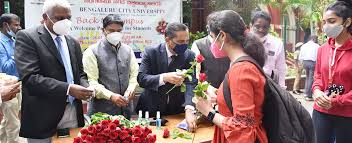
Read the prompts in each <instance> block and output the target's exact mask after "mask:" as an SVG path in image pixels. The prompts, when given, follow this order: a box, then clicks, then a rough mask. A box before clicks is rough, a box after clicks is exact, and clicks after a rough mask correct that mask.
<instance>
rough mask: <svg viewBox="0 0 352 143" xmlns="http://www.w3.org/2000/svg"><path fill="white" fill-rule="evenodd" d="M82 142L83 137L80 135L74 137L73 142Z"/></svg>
mask: <svg viewBox="0 0 352 143" xmlns="http://www.w3.org/2000/svg"><path fill="white" fill-rule="evenodd" d="M81 142H82V139H81V138H80V137H75V138H74V139H73V143H81Z"/></svg>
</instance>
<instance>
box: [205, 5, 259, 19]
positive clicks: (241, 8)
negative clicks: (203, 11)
mask: <svg viewBox="0 0 352 143" xmlns="http://www.w3.org/2000/svg"><path fill="white" fill-rule="evenodd" d="M257 4H258V2H257V0H212V1H211V3H210V7H212V9H213V10H215V11H219V10H234V11H236V12H237V13H238V14H240V15H241V17H242V18H243V20H244V21H245V23H246V24H247V25H248V24H249V23H250V20H251V14H252V11H253V10H254V9H255V8H256V7H257Z"/></svg>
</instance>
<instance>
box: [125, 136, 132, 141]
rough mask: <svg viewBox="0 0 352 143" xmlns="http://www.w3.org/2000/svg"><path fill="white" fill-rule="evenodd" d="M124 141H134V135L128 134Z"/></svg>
mask: <svg viewBox="0 0 352 143" xmlns="http://www.w3.org/2000/svg"><path fill="white" fill-rule="evenodd" d="M124 141H128V142H132V136H130V135H128V136H127V137H126V138H125V140H124Z"/></svg>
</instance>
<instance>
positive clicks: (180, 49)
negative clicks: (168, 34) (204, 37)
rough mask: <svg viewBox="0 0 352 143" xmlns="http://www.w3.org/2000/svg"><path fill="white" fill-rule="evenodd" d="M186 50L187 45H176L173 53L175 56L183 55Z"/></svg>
mask: <svg viewBox="0 0 352 143" xmlns="http://www.w3.org/2000/svg"><path fill="white" fill-rule="evenodd" d="M175 44H176V43H175ZM187 48H188V44H176V46H175V48H174V52H175V53H176V54H177V55H182V54H183V53H185V52H186V50H187Z"/></svg>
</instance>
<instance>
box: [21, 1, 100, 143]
mask: <svg viewBox="0 0 352 143" xmlns="http://www.w3.org/2000/svg"><path fill="white" fill-rule="evenodd" d="M42 17H43V19H44V21H43V24H42V25H40V26H38V27H35V28H31V29H26V30H22V31H19V32H18V33H17V39H16V48H15V61H16V66H17V69H18V72H19V76H20V79H21V80H22V96H23V97H22V98H23V99H22V109H21V113H22V118H21V128H20V136H21V137H25V138H27V140H28V143H50V142H51V140H52V139H51V138H52V136H53V135H54V134H55V133H56V132H57V131H58V129H60V130H62V129H65V130H67V129H70V128H75V127H82V126H84V118H83V113H82V112H83V108H82V101H81V100H87V99H90V98H91V97H92V96H93V95H94V91H93V90H91V89H90V88H88V86H89V84H88V82H87V75H86V74H85V73H84V71H83V66H82V52H81V47H80V45H79V43H78V41H76V40H75V39H74V38H73V37H71V36H69V35H67V34H68V32H69V30H70V27H71V21H70V18H71V10H70V4H69V3H68V2H67V1H66V0H46V1H45V2H44V6H43V14H42Z"/></svg>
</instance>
